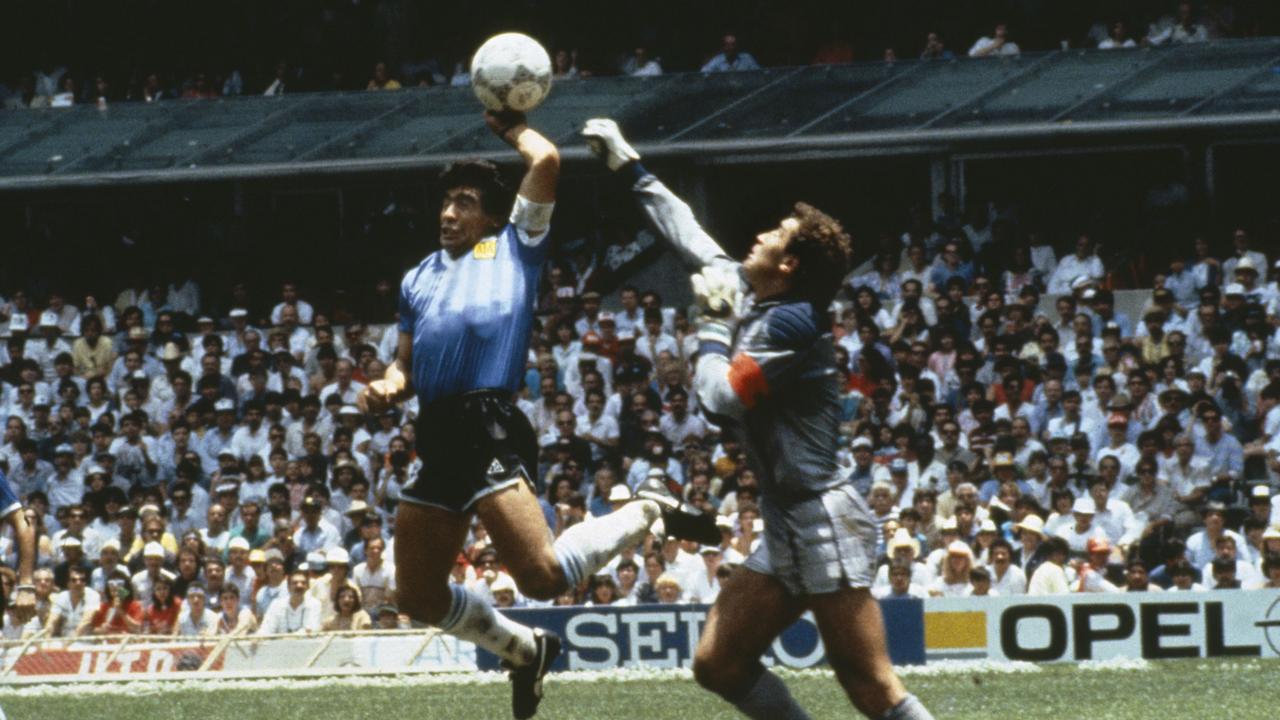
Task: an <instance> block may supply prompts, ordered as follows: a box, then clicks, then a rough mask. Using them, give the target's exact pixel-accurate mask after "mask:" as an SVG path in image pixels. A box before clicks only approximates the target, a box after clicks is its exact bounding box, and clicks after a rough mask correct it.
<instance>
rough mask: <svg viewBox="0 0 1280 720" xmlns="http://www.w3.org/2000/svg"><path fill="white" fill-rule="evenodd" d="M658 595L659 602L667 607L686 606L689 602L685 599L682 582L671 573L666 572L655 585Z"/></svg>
mask: <svg viewBox="0 0 1280 720" xmlns="http://www.w3.org/2000/svg"><path fill="white" fill-rule="evenodd" d="M653 589H654V591H655V592H656V593H657V595H658V602H659V603H663V604H666V605H684V604H687V603H688V602H689V600H688V599H687V598H686V597H685V594H684V590H683V588H682V587H681V585H680V580H679V579H678V578H677V577H676V576H675V575H673V574H671V573H670V572H664V573H662V574H661V575H659V576H658V579H657V580H655V581H654V583H653Z"/></svg>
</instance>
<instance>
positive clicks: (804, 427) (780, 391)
mask: <svg viewBox="0 0 1280 720" xmlns="http://www.w3.org/2000/svg"><path fill="white" fill-rule="evenodd" d="M583 134H584V135H585V136H586V138H587V141H588V144H589V145H590V146H591V148H592V150H593V152H595V153H596V154H597V155H598V156H600V157H601V158H602V159H603V160H604V161H605V163H606V164H607V165H608V167H609V169H610V170H612V171H614V172H615V173H617V174H619V176H621V177H622V178H623V179H624V180H626V181H628V182H630V183H631V190H632V193H633V194H634V195H635V197H636V200H637V201H638V203H639V205H640V207H641V209H642V210H643V211H644V213H645V214H646V216H647V217H648V219H649V221H650V222H651V223H652V225H653V226H654V228H655V229H656V230H657V232H658V233H659V234H660V235H662V236H663V237H665V238H666V239H667V241H668V242H670V243H671V244H672V246H674V247H675V249H676V250H677V251H678V252H679V253H680V255H681V257H682V259H683V260H684V262H685V263H686V264H688V265H689V266H691V267H695V268H699V269H700V271H699V272H698V274H696V275H694V276H693V278H692V280H693V286H694V292H695V294H696V295H697V296H698V300H699V304H700V305H701V306H702V309H703V313H702V319H701V322H700V324H699V326H698V340H699V352H698V358H697V364H696V372H695V378H694V387H695V390H696V391H697V393H698V399H699V400H700V402H701V403H702V407H703V408H704V409H705V410H707V411H708V412H710V413H712V414H714V415H717V416H719V417H720V418H722V419H723V420H724V421H725V425H726V428H727V429H728V428H736V429H737V431H739V432H740V433H741V434H742V436H743V440H744V446H745V447H746V448H747V453H748V458H749V461H750V463H751V465H752V468H753V469H754V470H755V471H756V473H757V475H758V477H759V478H760V484H761V490H762V493H761V499H760V511H761V516H762V518H763V520H764V542H762V543H761V544H760V547H759V549H758V550H757V551H756V552H754V553H752V555H751V556H750V557H749V558H748V559H747V561H746V563H745V565H744V566H743V568H742V569H740V570H739V571H738V572H735V573H734V574H733V575H732V576H731V577H730V578H729V580H728V581H727V582H726V584H725V587H724V588H723V590H722V591H721V593H720V595H719V597H718V598H717V600H716V603H715V605H714V607H712V609H711V613H710V615H709V616H708V618H707V624H706V627H705V628H704V630H703V634H702V637H701V640H700V641H699V643H698V649H697V652H696V654H695V656H694V666H693V671H694V677H695V678H696V679H697V681H698V683H699V684H700V685H702V686H703V687H705V688H707V689H708V690H711V691H713V692H715V693H716V694H718V695H720V696H721V697H723V698H724V699H725V700H727V701H728V702H730V703H732V704H733V705H734V706H735V707H737V708H738V710H740V711H741V712H742V713H743V714H744V715H746V716H747V717H751V718H768V720H792V719H799V718H808V717H809V716H808V715H807V714H806V713H805V711H804V710H803V709H802V708H801V707H800V706H799V705H798V704H797V703H796V701H795V700H794V699H793V698H792V697H791V695H790V693H789V692H788V691H787V688H786V686H785V685H784V684H783V683H782V681H781V680H780V679H779V678H778V677H777V676H776V675H774V674H773V673H770V672H769V671H768V670H766V669H765V667H764V666H763V665H762V664H761V662H760V658H761V656H762V655H763V654H764V652H765V651H766V650H767V649H768V647H769V645H770V644H771V643H772V642H773V641H774V639H776V638H777V636H778V635H779V634H780V633H781V632H782V631H783V630H784V629H785V628H787V627H788V626H789V625H791V624H792V623H793V622H795V621H796V619H797V618H798V617H799V616H800V615H801V613H803V612H805V611H812V612H813V615H814V620H815V621H816V624H817V626H818V630H819V632H820V633H821V635H822V640H823V643H824V645H825V646H826V654H827V661H828V662H829V663H830V665H831V667H832V669H833V670H835V674H836V677H837V679H838V680H839V682H840V684H841V686H842V687H843V688H844V690H845V692H846V694H847V695H848V696H849V699H850V700H851V701H852V702H853V704H854V705H855V706H856V707H857V708H858V710H860V711H862V712H863V713H864V714H865V715H867V716H868V717H871V718H884V719H886V720H925V719H928V718H932V715H930V714H929V711H928V710H926V709H925V707H924V706H923V705H922V704H921V703H920V701H919V700H918V699H916V698H915V696H913V695H911V694H909V693H908V692H907V691H906V689H905V688H904V687H903V685H902V682H901V681H900V680H899V679H898V677H897V675H896V674H895V673H894V670H893V666H892V664H891V663H890V661H889V654H888V651H887V649H886V646H885V635H884V621H883V619H882V617H881V614H880V606H879V604H878V603H877V601H876V600H874V599H873V598H872V597H871V593H870V586H871V582H872V578H873V574H874V571H875V547H876V533H875V524H874V521H873V520H872V516H871V511H870V509H869V508H868V507H867V504H866V502H865V501H864V500H863V499H862V497H861V496H860V495H859V494H858V493H857V491H856V490H855V489H854V488H853V486H852V485H851V484H850V483H848V482H847V481H845V480H844V479H843V476H842V474H841V473H840V472H839V470H838V467H837V463H836V458H835V454H836V448H837V446H838V436H839V406H840V396H839V379H838V376H837V373H836V368H835V353H834V348H833V346H832V343H831V340H830V338H829V337H826V332H825V331H824V330H823V327H824V325H826V308H827V306H828V305H829V304H830V302H831V300H832V298H833V297H834V296H835V293H836V291H837V290H838V289H839V287H840V284H841V282H842V281H843V279H844V275H845V273H846V272H847V271H848V266H849V255H850V241H849V236H848V235H846V234H845V233H844V231H843V230H842V229H841V227H840V224H839V223H838V222H837V221H836V220H834V219H833V218H831V217H829V216H828V215H825V214H824V213H822V212H821V211H819V210H817V209H815V208H813V207H811V206H809V205H806V204H804V203H797V204H796V206H795V209H794V211H793V213H792V214H791V215H790V216H788V217H786V218H784V219H783V220H782V221H781V222H780V223H779V224H778V226H777V227H775V228H772V229H770V230H767V231H765V232H763V233H761V234H760V235H759V236H757V238H756V243H755V245H753V246H752V248H751V252H750V254H749V255H748V256H747V258H746V259H745V260H744V261H743V262H741V263H738V262H735V261H733V260H732V259H730V258H729V257H728V256H727V255H725V253H724V250H723V249H721V248H720V246H719V245H718V244H716V242H715V240H713V239H712V238H711V237H710V236H708V235H707V233H706V232H705V231H704V230H703V229H702V228H701V227H700V226H699V225H698V222H697V220H696V219H695V218H694V216H693V212H692V211H691V210H690V209H689V206H688V205H686V204H685V203H684V202H683V201H682V200H680V198H678V197H676V196H675V195H674V194H672V192H671V191H670V190H669V189H667V187H666V186H665V185H663V184H662V182H661V181H659V180H658V179H657V178H656V177H654V176H653V175H652V174H650V173H649V172H648V171H646V170H645V169H644V167H643V166H641V165H640V163H639V155H638V154H637V153H636V152H635V150H634V149H633V148H632V147H631V146H630V145H629V144H628V143H627V142H626V140H625V139H624V138H623V136H622V134H621V132H620V131H619V130H618V127H617V125H616V124H615V123H614V122H613V121H612V120H604V119H596V120H589V121H588V122H587V124H586V128H585V129H584V130H583Z"/></svg>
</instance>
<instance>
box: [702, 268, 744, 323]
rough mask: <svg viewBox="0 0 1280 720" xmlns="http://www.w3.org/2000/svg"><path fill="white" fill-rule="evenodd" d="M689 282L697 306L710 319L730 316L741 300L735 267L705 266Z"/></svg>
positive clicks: (740, 290)
mask: <svg viewBox="0 0 1280 720" xmlns="http://www.w3.org/2000/svg"><path fill="white" fill-rule="evenodd" d="M689 280H690V282H692V283H693V294H694V296H695V297H696V298H697V300H698V305H699V306H700V307H701V308H702V310H703V312H704V313H706V314H707V315H710V316H711V317H715V318H726V317H730V316H732V315H733V314H734V312H735V310H736V309H737V307H738V303H739V301H741V300H742V280H741V279H740V278H739V277H738V272H737V267H736V266H733V265H728V264H725V265H707V266H705V267H703V268H702V271H701V272H699V273H697V274H696V275H694V276H693V277H691V278H690V279H689Z"/></svg>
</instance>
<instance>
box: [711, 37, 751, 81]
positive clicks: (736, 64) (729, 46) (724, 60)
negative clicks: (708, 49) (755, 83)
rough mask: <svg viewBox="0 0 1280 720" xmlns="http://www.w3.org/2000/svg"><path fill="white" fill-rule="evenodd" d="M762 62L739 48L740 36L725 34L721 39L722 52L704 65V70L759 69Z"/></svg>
mask: <svg viewBox="0 0 1280 720" xmlns="http://www.w3.org/2000/svg"><path fill="white" fill-rule="evenodd" d="M759 69H760V64H759V63H757V62H756V59H755V58H754V57H752V56H751V53H746V52H742V51H740V50H738V37H737V36H736V35H733V34H728V35H725V36H724V37H723V38H721V40H720V53H719V54H717V55H716V56H715V57H713V58H711V59H710V60H708V61H707V64H705V65H703V66H702V72H704V73H710V72H733V71H735V70H759Z"/></svg>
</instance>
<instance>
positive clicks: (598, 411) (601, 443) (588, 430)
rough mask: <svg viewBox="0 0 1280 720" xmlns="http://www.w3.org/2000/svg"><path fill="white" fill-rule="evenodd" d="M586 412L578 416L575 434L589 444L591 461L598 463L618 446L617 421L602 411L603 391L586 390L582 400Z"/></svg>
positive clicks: (603, 402)
mask: <svg viewBox="0 0 1280 720" xmlns="http://www.w3.org/2000/svg"><path fill="white" fill-rule="evenodd" d="M584 402H585V404H586V407H587V412H586V414H585V415H579V416H578V425H577V428H575V430H574V432H575V434H576V435H577V436H578V437H580V438H582V439H583V440H586V441H587V442H588V443H590V444H591V461H592V462H593V463H595V464H596V465H598V464H600V463H601V462H603V461H604V460H605V458H607V457H608V456H609V454H610V453H612V452H613V451H614V450H615V449H617V447H618V439H619V437H620V431H619V428H618V421H617V420H615V419H614V418H612V417H610V416H609V415H608V414H606V413H605V412H604V405H605V399H604V392H603V391H601V390H588V391H587V394H586V398H585V400H584Z"/></svg>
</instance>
